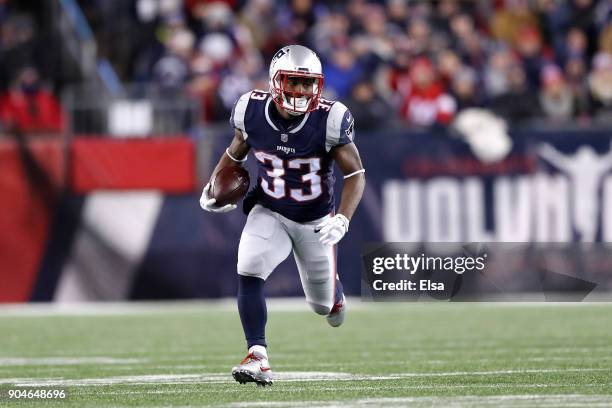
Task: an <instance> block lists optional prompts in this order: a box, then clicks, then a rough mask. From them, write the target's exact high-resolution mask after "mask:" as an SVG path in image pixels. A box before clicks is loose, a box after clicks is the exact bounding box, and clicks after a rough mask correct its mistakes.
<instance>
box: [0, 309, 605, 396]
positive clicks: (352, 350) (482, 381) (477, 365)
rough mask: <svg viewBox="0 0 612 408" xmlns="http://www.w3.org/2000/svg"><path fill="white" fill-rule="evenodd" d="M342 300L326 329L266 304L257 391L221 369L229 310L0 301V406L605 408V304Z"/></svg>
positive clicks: (226, 365)
mask: <svg viewBox="0 0 612 408" xmlns="http://www.w3.org/2000/svg"><path fill="white" fill-rule="evenodd" d="M352 306H353V308H352V310H349V313H350V314H349V316H348V319H347V321H346V322H345V325H344V326H342V327H341V328H339V329H332V328H331V327H329V326H328V325H327V323H326V322H325V319H324V318H322V317H320V316H317V315H315V314H314V313H311V312H308V311H306V309H305V308H301V307H297V308H296V307H292V308H290V309H289V310H288V309H286V308H285V309H283V307H280V306H277V307H275V306H274V305H272V306H271V307H270V313H269V317H268V332H267V335H268V341H269V354H270V362H271V364H272V369H273V371H274V372H275V376H276V382H275V384H274V385H273V386H272V387H266V388H259V387H256V386H255V384H252V383H251V384H245V385H240V384H238V383H236V382H234V381H233V379H232V378H231V375H230V374H229V373H230V369H231V367H232V366H233V365H235V364H237V363H238V362H239V361H240V360H241V359H242V358H243V357H244V354H245V346H244V342H243V336H242V330H241V327H240V321H239V318H238V314H237V312H236V311H235V310H234V308H233V306H232V305H229V306H228V305H214V304H210V303H187V304H184V303H183V304H156V305H152V306H148V305H142V304H139V305H135V306H125V305H122V306H120V307H119V306H113V305H110V306H101V305H97V306H93V307H89V308H88V309H87V310H84V311H80V312H79V311H77V312H75V313H70V314H64V313H55V312H53V313H47V312H46V309H44V307H43V308H42V309H38V308H36V309H35V310H34V311H31V310H29V309H28V310H29V311H27V310H26V311H25V312H24V311H20V310H16V311H15V310H13V309H10V308H8V309H7V308H6V307H5V308H0V391H1V392H2V396H0V406H8V407H13V406H22V405H41V406H62V407H67V406H74V407H85V406H91V407H105V406H113V407H119V406H145V407H161V406H214V407H219V406H229V407H268V406H272V407H284V406H300V407H315V406H323V407H330V406H338V407H339V406H342V407H346V406H358V407H378V406H381V407H403V406H417V407H421V406H444V407H448V406H457V407H463V406H469V407H471V406H495V407H505V406H511V407H532V406H546V407H553V406H554V407H560V406H568V407H570V406H571V407H586V406H588V407H610V406H612V305H606V304H590V305H589V304H561V305H552V304H540V305H538V304H514V305H508V304H475V303H463V304H425V303H403V304H398V303H393V304H367V303H366V304H364V303H360V302H359V300H357V299H355V300H353V302H352ZM291 309H293V310H291ZM16 387H21V388H23V389H39V388H41V387H45V388H46V389H60V388H61V389H66V390H68V393H69V395H68V397H67V399H65V400H61V401H60V400H55V401H51V400H48V401H33V400H27V401H26V400H20V401H15V400H9V399H8V398H7V394H8V390H9V389H15V388H16Z"/></svg>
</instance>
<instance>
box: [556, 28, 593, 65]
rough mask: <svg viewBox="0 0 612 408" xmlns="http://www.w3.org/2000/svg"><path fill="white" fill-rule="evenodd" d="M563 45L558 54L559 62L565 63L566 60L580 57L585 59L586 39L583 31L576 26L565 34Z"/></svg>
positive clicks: (586, 50) (586, 55)
mask: <svg viewBox="0 0 612 408" xmlns="http://www.w3.org/2000/svg"><path fill="white" fill-rule="evenodd" d="M564 45H565V46H564V47H563V50H562V51H561V53H560V55H559V60H560V62H561V64H565V62H566V61H567V60H569V59H570V58H571V59H575V58H581V59H583V60H585V61H586V60H587V57H588V39H587V36H586V34H585V33H584V31H582V30H581V29H580V28H578V27H573V28H571V29H570V30H569V31H568V32H567V35H566V36H565V44H564Z"/></svg>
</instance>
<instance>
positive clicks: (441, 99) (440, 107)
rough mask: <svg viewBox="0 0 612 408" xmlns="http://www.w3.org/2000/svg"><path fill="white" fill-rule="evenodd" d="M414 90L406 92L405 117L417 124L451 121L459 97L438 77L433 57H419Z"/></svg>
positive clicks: (413, 70) (415, 64)
mask: <svg viewBox="0 0 612 408" xmlns="http://www.w3.org/2000/svg"><path fill="white" fill-rule="evenodd" d="M410 85H411V86H410V90H409V92H408V93H407V94H405V95H403V102H402V105H401V108H400V114H401V117H402V119H404V120H405V121H407V122H408V123H410V124H413V125H417V126H431V125H434V124H436V123H437V124H448V123H449V122H450V121H451V120H452V118H453V115H454V114H455V111H456V103H455V100H454V99H453V98H452V97H451V96H450V95H449V94H447V93H446V92H445V90H444V88H443V86H442V84H441V82H440V81H438V79H437V78H436V71H435V68H434V67H433V65H432V63H431V61H429V59H427V58H425V57H419V58H417V59H416V60H415V61H414V62H413V64H412V67H411V69H410Z"/></svg>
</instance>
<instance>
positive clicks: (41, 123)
mask: <svg viewBox="0 0 612 408" xmlns="http://www.w3.org/2000/svg"><path fill="white" fill-rule="evenodd" d="M48 6H49V5H48V4H45V3H44V2H39V1H36V0H19V1H9V0H0V134H2V132H3V131H13V130H21V131H22V132H26V133H43V134H47V133H50V134H57V133H59V132H61V131H62V130H63V128H64V124H65V119H64V114H63V112H62V109H61V106H60V103H59V101H58V98H57V97H56V96H55V90H56V89H55V86H59V85H60V84H61V83H62V82H63V80H64V78H65V74H66V72H62V71H64V70H63V67H62V66H61V63H60V61H59V53H58V51H57V48H56V47H55V43H56V41H57V37H55V35H54V34H53V30H52V29H51V27H49V24H48V21H47V19H46V17H45V15H46V14H48V13H49V7H48ZM65 71H69V70H65Z"/></svg>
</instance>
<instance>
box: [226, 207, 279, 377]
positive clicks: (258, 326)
mask: <svg viewBox="0 0 612 408" xmlns="http://www.w3.org/2000/svg"><path fill="white" fill-rule="evenodd" d="M290 252H291V239H290V238H289V235H288V234H287V232H286V231H285V229H284V227H283V225H282V224H281V223H280V221H279V218H278V215H277V214H276V213H274V212H272V211H270V210H268V209H267V208H264V207H262V206H260V205H257V206H255V207H254V208H253V209H252V210H251V212H250V213H249V217H248V218H247V222H246V225H245V227H244V230H243V231H242V236H241V238H240V245H239V247H238V312H239V313H240V321H241V322H242V328H243V330H244V334H245V338H246V340H247V347H248V349H249V353H248V355H247V357H246V358H245V359H244V360H243V361H242V363H241V364H240V365H238V366H237V367H234V368H233V369H232V375H233V376H234V378H235V379H236V381H238V382H241V383H244V382H251V381H254V382H256V383H258V384H261V385H265V384H271V383H272V373H271V370H270V366H269V364H268V361H267V360H268V355H267V351H266V347H267V344H266V337H265V329H266V320H267V310H266V300H265V297H264V293H263V288H264V283H265V280H266V279H267V278H268V276H270V274H271V273H272V271H273V270H274V269H275V268H276V267H277V266H278V264H279V263H281V262H282V261H283V260H284V259H285V258H287V256H288V255H289V253H290Z"/></svg>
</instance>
